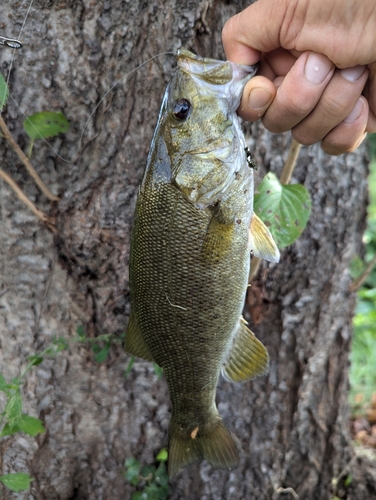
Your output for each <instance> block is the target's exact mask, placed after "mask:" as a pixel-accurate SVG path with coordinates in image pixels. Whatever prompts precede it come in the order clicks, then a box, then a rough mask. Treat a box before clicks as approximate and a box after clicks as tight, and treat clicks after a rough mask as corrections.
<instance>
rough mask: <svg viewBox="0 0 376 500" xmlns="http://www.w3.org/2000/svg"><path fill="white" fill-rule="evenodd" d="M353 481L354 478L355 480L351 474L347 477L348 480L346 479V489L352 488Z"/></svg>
mask: <svg viewBox="0 0 376 500" xmlns="http://www.w3.org/2000/svg"><path fill="white" fill-rule="evenodd" d="M353 479H354V478H353V476H352V475H351V474H349V475H348V476H347V478H346V479H345V482H344V485H345V487H346V488H347V487H348V486H350V484H351V483H352V481H353Z"/></svg>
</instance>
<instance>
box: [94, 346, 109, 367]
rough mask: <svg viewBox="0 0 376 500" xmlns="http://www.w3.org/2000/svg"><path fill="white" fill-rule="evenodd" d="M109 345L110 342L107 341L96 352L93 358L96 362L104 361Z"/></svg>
mask: <svg viewBox="0 0 376 500" xmlns="http://www.w3.org/2000/svg"><path fill="white" fill-rule="evenodd" d="M110 347H111V344H110V342H107V343H106V345H105V346H104V347H103V348H102V349H101V350H100V351H99V352H98V354H97V355H96V356H95V358H94V359H95V361H96V362H97V363H103V361H106V359H107V356H108V353H109V352H110Z"/></svg>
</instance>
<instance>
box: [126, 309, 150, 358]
mask: <svg viewBox="0 0 376 500" xmlns="http://www.w3.org/2000/svg"><path fill="white" fill-rule="evenodd" d="M124 350H125V351H126V352H128V353H129V354H132V355H133V356H137V357H138V358H143V359H147V360H148V361H153V356H152V355H151V352H150V351H149V348H148V346H147V345H146V343H145V340H144V337H143V336H142V333H141V330H140V327H139V325H138V322H137V319H136V317H135V316H134V314H132V313H131V315H130V318H129V323H128V327H127V330H126V332H125V345H124Z"/></svg>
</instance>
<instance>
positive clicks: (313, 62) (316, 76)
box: [304, 52, 333, 85]
mask: <svg viewBox="0 0 376 500" xmlns="http://www.w3.org/2000/svg"><path fill="white" fill-rule="evenodd" d="M332 68H333V63H332V62H331V61H329V59H328V58H327V57H325V56H323V55H321V54H315V53H313V52H312V53H311V54H309V56H308V58H307V61H306V63H305V68H304V72H305V76H306V78H307V80H308V81H309V83H313V84H314V85H318V84H319V83H322V82H323V81H324V80H325V78H326V77H327V75H328V74H329V73H330V71H331V69H332Z"/></svg>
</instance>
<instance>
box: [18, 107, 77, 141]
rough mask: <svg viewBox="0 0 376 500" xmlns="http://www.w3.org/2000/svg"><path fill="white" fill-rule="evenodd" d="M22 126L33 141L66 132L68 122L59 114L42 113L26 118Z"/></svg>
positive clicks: (52, 112)
mask: <svg viewBox="0 0 376 500" xmlns="http://www.w3.org/2000/svg"><path fill="white" fill-rule="evenodd" d="M23 126H24V129H25V132H26V133H27V135H28V136H29V137H30V139H32V140H33V141H34V140H35V139H42V138H47V137H54V136H55V135H57V134H60V133H61V132H66V131H67V130H68V129H69V122H68V120H67V119H66V118H65V116H64V115H63V113H61V112H59V113H55V112H54V111H42V112H41V113H35V114H34V115H31V116H28V117H27V118H26V119H25V120H24V122H23Z"/></svg>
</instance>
